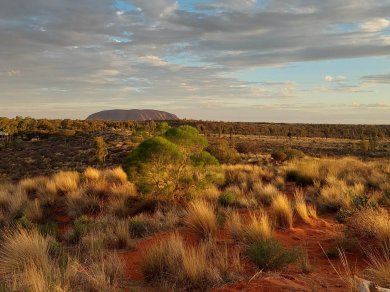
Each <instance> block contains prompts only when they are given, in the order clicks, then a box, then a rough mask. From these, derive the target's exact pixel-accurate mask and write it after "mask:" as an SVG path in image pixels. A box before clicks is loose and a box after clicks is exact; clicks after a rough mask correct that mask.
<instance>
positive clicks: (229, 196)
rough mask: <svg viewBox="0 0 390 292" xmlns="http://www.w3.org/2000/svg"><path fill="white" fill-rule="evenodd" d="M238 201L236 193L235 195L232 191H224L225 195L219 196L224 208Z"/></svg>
mask: <svg viewBox="0 0 390 292" xmlns="http://www.w3.org/2000/svg"><path fill="white" fill-rule="evenodd" d="M236 200H237V197H236V195H235V193H233V192H231V191H224V192H223V193H221V194H220V195H219V198H218V202H219V203H220V204H221V205H222V206H231V205H233V204H234V203H235V202H236Z"/></svg>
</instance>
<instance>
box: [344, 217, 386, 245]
mask: <svg viewBox="0 0 390 292" xmlns="http://www.w3.org/2000/svg"><path fill="white" fill-rule="evenodd" d="M347 227H348V229H349V231H351V232H352V233H353V234H356V235H357V236H363V237H364V236H369V237H374V238H376V239H377V240H378V241H379V242H380V243H382V244H384V245H387V246H390V215H389V214H388V212H387V211H386V210H385V209H379V210H375V209H365V210H361V211H359V212H356V213H355V214H353V215H352V217H350V218H349V219H348V221H347Z"/></svg>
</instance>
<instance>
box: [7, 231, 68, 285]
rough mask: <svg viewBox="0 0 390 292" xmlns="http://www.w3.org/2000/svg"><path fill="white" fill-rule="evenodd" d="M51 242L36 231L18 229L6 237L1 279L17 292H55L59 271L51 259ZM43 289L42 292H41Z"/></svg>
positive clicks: (58, 283) (58, 281) (8, 233)
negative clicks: (53, 291)
mask: <svg viewBox="0 0 390 292" xmlns="http://www.w3.org/2000/svg"><path fill="white" fill-rule="evenodd" d="M49 246H50V241H49V239H48V238H46V237H43V236H41V235H40V234H39V233H38V231H36V230H30V231H27V230H24V229H17V230H16V231H13V232H7V233H5V234H4V236H3V244H2V246H1V249H0V277H1V278H2V280H3V281H4V282H5V283H6V285H7V286H8V287H10V288H11V287H12V290H18V291H26V290H29V291H37V292H38V291H52V289H54V287H56V286H58V285H60V280H61V279H60V274H59V270H58V267H57V266H56V265H55V262H53V259H51V258H50V255H49ZM41 289H43V290H41Z"/></svg>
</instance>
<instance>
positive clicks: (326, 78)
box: [324, 75, 333, 82]
mask: <svg viewBox="0 0 390 292" xmlns="http://www.w3.org/2000/svg"><path fill="white" fill-rule="evenodd" d="M324 80H325V81H328V82H331V81H333V76H331V75H326V76H324Z"/></svg>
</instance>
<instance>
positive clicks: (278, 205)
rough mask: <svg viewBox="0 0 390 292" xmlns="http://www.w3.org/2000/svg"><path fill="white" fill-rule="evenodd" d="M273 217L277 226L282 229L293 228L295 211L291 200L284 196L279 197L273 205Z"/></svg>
mask: <svg viewBox="0 0 390 292" xmlns="http://www.w3.org/2000/svg"><path fill="white" fill-rule="evenodd" d="M271 212H272V216H273V218H274V220H275V223H276V226H278V227H282V228H292V227H293V215H294V213H293V209H292V206H291V203H290V200H289V199H288V198H287V196H286V195H284V194H279V195H277V196H276V197H275V198H274V200H273V201H272V205H271Z"/></svg>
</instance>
